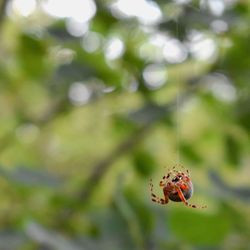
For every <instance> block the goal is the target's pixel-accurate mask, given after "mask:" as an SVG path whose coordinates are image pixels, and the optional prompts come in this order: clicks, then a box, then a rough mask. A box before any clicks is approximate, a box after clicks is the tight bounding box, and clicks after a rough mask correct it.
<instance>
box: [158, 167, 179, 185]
mask: <svg viewBox="0 0 250 250" xmlns="http://www.w3.org/2000/svg"><path fill="white" fill-rule="evenodd" d="M176 166H177V165H174V166H173V167H172V168H171V170H168V173H167V174H165V175H164V176H163V177H162V180H161V181H160V183H159V186H160V187H164V186H165V185H166V184H167V181H168V179H169V178H170V177H171V176H172V175H173V173H178V171H177V170H176V169H175V168H176Z"/></svg>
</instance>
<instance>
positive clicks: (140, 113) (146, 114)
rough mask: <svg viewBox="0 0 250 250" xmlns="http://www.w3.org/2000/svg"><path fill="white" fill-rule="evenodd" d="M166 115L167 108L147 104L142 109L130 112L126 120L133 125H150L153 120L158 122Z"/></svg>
mask: <svg viewBox="0 0 250 250" xmlns="http://www.w3.org/2000/svg"><path fill="white" fill-rule="evenodd" d="M166 114H167V108H166V107H161V106H158V105H156V104H152V103H147V104H146V105H145V106H143V107H142V108H140V109H138V110H136V111H133V112H131V113H130V114H129V115H128V118H129V119H130V120H131V121H133V122H134V123H135V124H139V125H143V124H146V123H151V122H153V121H155V120H160V119H161V118H163V117H164V116H165V115H166Z"/></svg>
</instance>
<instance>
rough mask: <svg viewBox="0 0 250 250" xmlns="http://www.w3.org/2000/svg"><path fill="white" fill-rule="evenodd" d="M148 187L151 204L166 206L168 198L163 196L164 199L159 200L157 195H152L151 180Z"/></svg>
mask: <svg viewBox="0 0 250 250" xmlns="http://www.w3.org/2000/svg"><path fill="white" fill-rule="evenodd" d="M149 185H150V192H151V200H152V201H153V202H156V203H159V204H162V205H164V204H167V203H168V198H167V197H166V196H165V199H163V198H160V197H158V196H157V195H155V194H154V193H153V183H152V179H150V183H149Z"/></svg>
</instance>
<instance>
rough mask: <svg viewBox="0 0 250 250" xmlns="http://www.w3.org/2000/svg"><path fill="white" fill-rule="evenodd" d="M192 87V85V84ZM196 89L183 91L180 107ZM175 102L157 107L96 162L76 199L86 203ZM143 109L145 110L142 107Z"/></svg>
mask: <svg viewBox="0 0 250 250" xmlns="http://www.w3.org/2000/svg"><path fill="white" fill-rule="evenodd" d="M192 85H193V84H192ZM196 88H197V84H195V85H194V86H191V87H189V88H188V89H187V90H185V91H184V92H183V93H182V94H181V95H180V96H179V97H177V98H178V102H179V105H182V104H183V103H184V102H185V101H186V100H187V99H188V98H189V97H190V95H192V94H193V92H194V90H195V89H196ZM176 104H177V100H174V101H171V102H169V103H167V104H165V105H162V106H157V107H158V110H159V111H158V112H156V113H155V115H154V116H153V117H151V118H150V119H149V120H146V121H145V123H144V125H142V126H141V127H140V129H138V130H136V131H135V132H134V133H133V134H131V135H130V136H129V137H128V138H127V139H125V140H124V141H123V142H121V143H120V144H119V145H118V146H117V147H116V149H114V151H112V152H111V153H110V154H109V155H107V156H106V157H105V158H104V159H102V160H101V161H100V162H98V163H97V164H96V165H94V166H92V167H91V169H93V171H92V173H91V174H90V177H89V178H88V180H87V181H86V183H85V185H84V186H83V188H82V190H81V191H80V193H79V194H78V195H77V199H78V200H79V201H81V202H83V203H85V202H87V200H88V198H89V197H90V196H91V194H92V192H93V191H94V189H95V187H96V186H97V184H98V183H99V181H100V180H101V178H102V177H103V175H104V174H105V173H106V172H107V171H108V170H109V168H110V166H111V165H112V164H113V163H114V162H115V161H116V160H117V159H118V158H119V157H120V156H122V155H124V154H126V153H128V152H129V151H131V150H133V149H134V147H135V146H136V145H137V144H138V143H139V142H140V141H141V140H142V139H143V138H144V136H145V135H146V134H147V133H148V132H149V130H150V129H151V128H152V126H153V125H154V124H155V123H157V122H158V121H160V120H161V119H163V118H165V117H166V115H167V114H169V113H170V112H172V111H173V110H174V109H175V108H176ZM143 109H145V108H144V107H143ZM139 112H140V111H136V112H134V113H133V114H132V116H136V115H137V116H138V115H139Z"/></svg>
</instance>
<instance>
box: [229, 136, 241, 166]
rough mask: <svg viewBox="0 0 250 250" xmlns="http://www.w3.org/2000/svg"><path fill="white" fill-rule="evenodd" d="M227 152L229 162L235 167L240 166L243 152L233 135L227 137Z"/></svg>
mask: <svg viewBox="0 0 250 250" xmlns="http://www.w3.org/2000/svg"><path fill="white" fill-rule="evenodd" d="M225 146H226V154H227V158H228V160H229V162H230V163H231V165H232V166H234V167H235V168H239V167H240V160H241V152H240V145H239V143H238V142H237V141H236V139H235V138H234V137H233V136H231V135H226V138H225Z"/></svg>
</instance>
